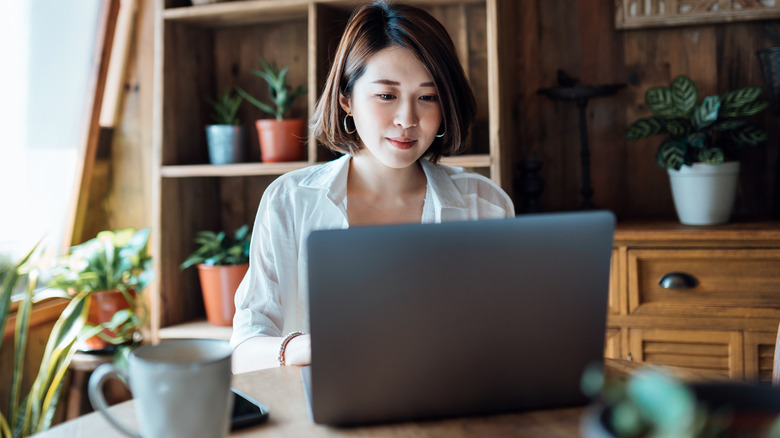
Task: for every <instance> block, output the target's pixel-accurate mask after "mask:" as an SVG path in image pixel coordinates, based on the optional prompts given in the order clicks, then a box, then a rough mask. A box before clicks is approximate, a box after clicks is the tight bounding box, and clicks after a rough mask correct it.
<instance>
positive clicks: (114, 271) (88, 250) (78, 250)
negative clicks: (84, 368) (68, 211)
mask: <svg viewBox="0 0 780 438" xmlns="http://www.w3.org/2000/svg"><path fill="white" fill-rule="evenodd" d="M149 233H150V229H149V228H144V229H141V230H138V231H136V230H135V229H133V228H125V229H121V230H114V231H101V232H100V233H98V234H97V236H96V237H95V238H93V239H90V240H88V241H86V242H84V243H82V244H80V245H76V246H73V247H71V249H70V252H69V253H68V254H66V255H64V256H62V257H60V258H59V260H58V261H57V263H56V265H55V266H54V268H53V269H52V277H51V280H50V281H49V283H48V284H49V287H52V288H55V289H61V290H63V291H67V292H68V293H69V294H71V295H73V296H77V295H79V294H82V293H83V294H86V298H87V300H88V301H87V306H88V309H89V317H88V319H87V322H88V323H89V324H91V325H94V326H101V327H103V329H102V330H101V331H100V332H99V333H98V334H97V335H96V336H93V337H91V338H89V339H86V341H85V342H84V344H83V345H81V346H80V347H79V348H80V349H81V350H86V351H95V350H105V349H112V348H113V347H112V346H115V345H122V344H128V343H132V342H133V341H137V340H138V339H137V338H138V337H140V335H141V333H140V331H141V328H142V327H143V324H144V322H145V321H146V316H147V313H148V312H147V311H146V306H145V305H144V303H143V300H141V299H139V298H140V294H141V293H142V291H143V289H144V288H145V287H146V285H147V284H148V283H149V281H150V280H151V261H152V259H151V257H150V256H149V254H148V251H147V243H148V241H149Z"/></svg>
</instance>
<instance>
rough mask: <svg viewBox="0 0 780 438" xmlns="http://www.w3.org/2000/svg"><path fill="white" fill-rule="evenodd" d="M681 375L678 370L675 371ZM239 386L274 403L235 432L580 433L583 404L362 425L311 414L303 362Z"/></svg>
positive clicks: (104, 427) (129, 418)
mask: <svg viewBox="0 0 780 438" xmlns="http://www.w3.org/2000/svg"><path fill="white" fill-rule="evenodd" d="M639 366H641V365H639V364H635V363H633V362H627V361H622V360H614V359H607V360H606V361H605V369H606V373H607V376H608V377H620V376H625V375H627V374H630V373H631V372H632V371H633V370H635V369H636V368H637V367H639ZM680 373H682V374H679V376H680V377H682V378H684V379H686V380H689V381H696V380H711V378H712V377H713V376H711V375H707V374H703V373H700V372H695V371H690V370H681V371H680ZM675 374H676V373H675ZM233 386H235V387H236V388H238V389H240V390H242V391H244V392H246V393H247V394H248V395H250V396H252V397H255V398H257V400H259V401H261V402H263V403H264V404H266V405H267V406H268V408H269V409H270V411H271V416H270V418H269V420H268V422H267V423H265V424H262V425H258V426H254V427H251V428H248V429H244V430H239V431H237V432H235V433H233V434H231V435H230V436H231V437H258V438H261V437H285V438H287V437H447V438H449V437H487V436H489V437H498V438H500V437H518V438H523V437H540V436H543V437H547V438H570V437H578V436H580V434H579V422H580V416H581V415H582V412H583V409H584V408H582V407H577V408H567V409H554V410H545V411H532V412H521V413H514V414H504V415H491V416H481V417H467V418H455V419H448V420H440V421H426V422H409V423H399V424H391V425H382V426H372V427H360V428H335V427H329V426H321V425H317V424H314V423H312V422H311V420H310V419H309V412H308V406H307V404H306V399H305V396H304V393H303V385H302V384H301V372H300V369H299V368H298V367H282V368H273V369H268V370H262V371H255V372H251V373H246V374H238V375H235V376H233ZM111 409H112V411H113V413H114V414H116V416H117V417H118V418H120V419H121V420H124V421H125V422H126V423H127V424H128V425H133V426H137V422H136V419H135V412H134V410H133V402H132V401H129V402H124V403H121V404H118V405H116V406H113V407H111ZM37 436H38V437H41V438H92V437H96V436H100V437H105V438H113V437H116V438H120V437H123V435H121V434H120V433H119V432H117V431H116V430H115V429H114V428H113V427H111V426H110V425H109V424H108V422H107V421H106V420H105V419H104V418H103V417H102V416H101V415H100V414H99V413H98V412H93V413H91V414H87V415H85V416H83V417H80V418H78V419H75V420H71V421H68V422H65V423H63V424H60V425H57V426H55V427H53V428H52V429H50V430H49V431H47V432H44V433H42V434H40V435H37Z"/></svg>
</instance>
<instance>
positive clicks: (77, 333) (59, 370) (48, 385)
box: [0, 249, 102, 438]
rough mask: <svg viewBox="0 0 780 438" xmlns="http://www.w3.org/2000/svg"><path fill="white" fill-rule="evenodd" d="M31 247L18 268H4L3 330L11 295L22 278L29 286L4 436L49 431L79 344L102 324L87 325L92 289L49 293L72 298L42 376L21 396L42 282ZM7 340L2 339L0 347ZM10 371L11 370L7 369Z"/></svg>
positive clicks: (0, 283)
mask: <svg viewBox="0 0 780 438" xmlns="http://www.w3.org/2000/svg"><path fill="white" fill-rule="evenodd" d="M34 251H35V249H33V251H30V253H29V254H27V255H26V256H25V257H23V258H22V259H21V260H20V261H19V262H18V263H17V264H15V265H13V266H8V265H3V266H0V332H5V327H6V324H7V322H8V318H9V315H10V313H11V295H12V294H13V292H14V290H15V289H16V286H17V284H19V283H21V282H22V281H21V280H22V278H23V277H26V278H27V287H26V288H25V293H24V296H23V298H22V300H21V301H20V303H19V306H18V309H17V310H16V325H15V328H14V342H13V349H14V362H13V369H12V370H11V371H10V373H11V398H10V400H9V406H8V412H5V413H0V437H2V438H10V437H14V438H19V437H24V436H29V435H32V434H36V433H39V432H42V431H44V430H46V429H48V428H49V427H50V426H51V423H52V420H53V418H54V413H55V410H56V408H57V404H58V402H59V399H60V394H61V392H62V388H63V385H64V382H65V375H66V372H67V370H68V367H69V365H70V362H71V360H72V358H73V354H74V353H75V352H76V346H77V345H78V343H79V342H80V341H82V340H84V339H87V338H89V337H91V336H93V335H95V334H96V333H97V332H98V331H100V330H102V328H101V327H88V326H87V325H86V319H87V313H88V293H87V292H81V293H77V294H75V295H68V294H64V293H63V294H60V295H58V294H57V293H52V292H50V293H49V294H48V296H59V297H60V298H65V299H68V300H69V303H68V305H67V306H66V307H65V309H64V310H63V311H62V313H61V314H60V316H59V318H58V319H57V321H56V322H55V324H54V326H53V328H52V331H51V333H50V334H49V338H48V340H47V342H46V347H45V349H44V353H43V357H42V359H41V364H40V368H39V369H38V374H36V376H35V378H34V380H33V383H32V386H31V387H30V390H29V392H28V393H27V394H25V395H24V396H22V392H23V387H22V381H23V378H24V370H25V353H26V350H27V344H28V338H29V331H30V317H31V314H32V304H33V291H34V290H35V288H36V285H37V279H38V270H37V269H36V268H35V267H34V266H33V264H32V263H30V262H29V260H30V258H31V256H32V254H33V252H34ZM2 342H3V339H2V337H0V346H2ZM3 372H4V373H5V372H8V370H3Z"/></svg>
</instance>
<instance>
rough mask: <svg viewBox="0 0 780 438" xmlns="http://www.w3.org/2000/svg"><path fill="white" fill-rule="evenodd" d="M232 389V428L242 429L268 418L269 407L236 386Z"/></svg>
mask: <svg viewBox="0 0 780 438" xmlns="http://www.w3.org/2000/svg"><path fill="white" fill-rule="evenodd" d="M231 390H232V391H233V395H234V397H233V400H234V401H233V416H232V418H231V422H230V430H236V429H241V428H244V427H247V426H251V425H253V424H259V423H262V422H264V421H266V420H268V407H267V406H266V405H264V404H262V403H260V402H259V401H257V400H255V399H253V398H252V397H249V396H248V395H246V394H244V393H243V392H241V391H239V390H237V389H235V388H231Z"/></svg>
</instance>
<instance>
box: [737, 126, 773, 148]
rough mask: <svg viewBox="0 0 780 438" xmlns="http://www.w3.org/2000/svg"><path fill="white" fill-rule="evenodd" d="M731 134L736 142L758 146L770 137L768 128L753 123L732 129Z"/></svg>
mask: <svg viewBox="0 0 780 438" xmlns="http://www.w3.org/2000/svg"><path fill="white" fill-rule="evenodd" d="M730 135H731V139H732V140H733V141H734V142H736V143H738V144H740V145H747V146H756V145H759V144H761V143H763V142H765V141H767V140H768V139H769V133H768V132H767V130H766V129H763V128H758V127H756V126H753V125H744V126H742V127H741V128H739V129H736V130H734V131H731V133H730Z"/></svg>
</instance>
